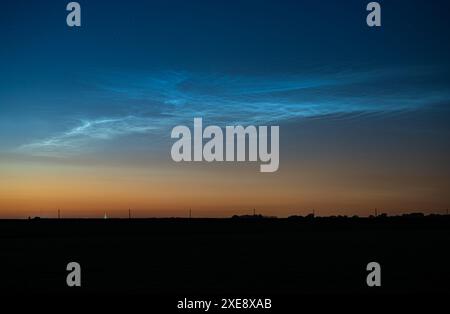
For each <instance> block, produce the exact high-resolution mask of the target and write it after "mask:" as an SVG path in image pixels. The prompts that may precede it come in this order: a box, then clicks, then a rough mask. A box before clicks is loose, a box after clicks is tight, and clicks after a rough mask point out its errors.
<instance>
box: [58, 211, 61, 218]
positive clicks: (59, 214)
mask: <svg viewBox="0 0 450 314" xmlns="http://www.w3.org/2000/svg"><path fill="white" fill-rule="evenodd" d="M60 218H61V210H60V209H58V219H60Z"/></svg>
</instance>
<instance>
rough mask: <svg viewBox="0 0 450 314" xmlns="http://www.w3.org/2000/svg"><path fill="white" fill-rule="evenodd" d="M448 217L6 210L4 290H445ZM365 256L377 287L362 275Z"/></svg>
mask: <svg viewBox="0 0 450 314" xmlns="http://www.w3.org/2000/svg"><path fill="white" fill-rule="evenodd" d="M449 217H450V216H426V217H392V218H372V219H370V218H366V219H362V218H359V219H350V218H347V219H344V218H334V219H333V218H312V219H305V218H302V219H298V218H297V219H257V218H252V219H249V218H247V219H242V218H241V219H131V220H128V219H122V220H114V219H107V220H65V219H61V220H47V219H39V220H3V221H0V266H1V267H0V293H1V295H3V296H4V295H6V294H22V295H23V294H30V293H32V294H39V295H41V294H42V295H54V294H59V295H61V294H62V295H86V294H102V295H104V294H112V295H115V294H121V295H122V294H126V295H131V294H137V295H145V294H150V295H151V296H153V297H155V296H166V297H167V296H170V297H174V298H184V297H189V296H192V297H196V296H202V295H212V296H219V297H220V296H236V297H248V296H257V297H267V296H269V297H270V296H280V295H290V296H299V295H305V294H306V295H317V294H320V295H322V294H323V295H333V294H339V295H348V294H358V295H361V294H363V295H373V294H376V295H380V294H381V295H386V294H405V293H407V294H410V293H412V294H416V293H420V294H429V295H430V294H450V254H449V248H450V245H449V244H450V219H449ZM72 261H76V262H78V263H80V265H81V269H82V286H81V287H80V288H69V287H67V286H66V276H67V274H68V272H67V271H66V265H67V263H69V262H72ZM371 261H376V262H378V263H379V264H380V265H381V270H382V274H381V278H382V286H381V287H375V288H369V287H367V285H366V275H367V273H368V272H367V271H366V265H367V263H369V262H371Z"/></svg>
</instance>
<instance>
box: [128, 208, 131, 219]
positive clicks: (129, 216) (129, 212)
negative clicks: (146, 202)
mask: <svg viewBox="0 0 450 314" xmlns="http://www.w3.org/2000/svg"><path fill="white" fill-rule="evenodd" d="M128 219H131V209H128Z"/></svg>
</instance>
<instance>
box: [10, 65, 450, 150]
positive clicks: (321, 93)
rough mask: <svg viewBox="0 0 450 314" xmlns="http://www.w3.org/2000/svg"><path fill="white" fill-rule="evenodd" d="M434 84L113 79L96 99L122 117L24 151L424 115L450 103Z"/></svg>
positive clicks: (418, 80) (342, 76) (390, 79)
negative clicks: (196, 125) (182, 131)
mask: <svg viewBox="0 0 450 314" xmlns="http://www.w3.org/2000/svg"><path fill="white" fill-rule="evenodd" d="M435 77H436V73H435V71H434V70H433V69H427V68H420V69H419V68H409V69H401V70H395V69H394V70H392V69H390V70H378V71H365V72H338V73H332V72H330V71H329V72H320V73H312V74H308V75H291V76H279V77H274V76H271V77H247V76H230V75H212V74H207V75H206V74H195V73H188V72H160V73H153V74H133V75H119V74H118V75H108V76H106V77H101V78H99V77H97V78H95V79H94V81H93V82H92V84H94V85H95V86H96V92H95V93H94V94H93V95H92V97H93V98H94V99H103V100H104V99H111V100H113V101H114V102H115V103H120V104H121V107H122V110H121V113H111V114H110V116H108V115H104V116H106V118H105V117H104V116H103V117H89V118H86V119H84V120H82V121H80V123H79V125H77V126H75V127H73V128H71V129H69V130H67V131H66V132H63V133H60V134H56V135H54V136H51V137H49V138H46V139H43V140H37V141H34V142H32V143H28V144H25V145H23V146H21V147H20V148H19V150H20V151H22V152H26V153H31V154H54V153H58V154H59V153H64V152H66V153H67V152H73V151H77V150H78V149H80V148H82V147H86V146H88V145H90V144H91V143H93V142H95V141H106V140H113V139H115V138H117V137H121V136H126V135H132V134H161V133H162V132H169V130H170V129H171V128H172V127H174V126H175V125H177V124H182V123H189V121H192V119H193V117H203V118H204V119H205V121H207V123H208V124H217V125H227V124H270V123H277V124H279V123H282V122H283V121H285V120H288V119H296V118H321V117H327V116H330V115H336V116H340V117H343V118H345V117H355V116H358V115H370V114H388V113H392V112H402V111H409V110H417V109H421V108H424V107H426V106H429V105H432V104H434V103H440V102H445V101H449V100H450V96H449V95H450V92H449V90H448V88H445V87H442V86H441V85H439V84H438V85H433V84H429V81H432V80H431V78H434V81H435ZM131 103H133V106H131V105H130V104H131ZM136 104H137V105H136ZM124 112H125V113H126V114H123V113H124Z"/></svg>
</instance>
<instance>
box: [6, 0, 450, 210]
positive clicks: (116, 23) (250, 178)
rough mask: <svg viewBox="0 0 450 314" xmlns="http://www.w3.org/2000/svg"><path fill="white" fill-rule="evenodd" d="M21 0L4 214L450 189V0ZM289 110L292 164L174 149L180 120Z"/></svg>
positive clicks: (425, 204)
mask: <svg viewBox="0 0 450 314" xmlns="http://www.w3.org/2000/svg"><path fill="white" fill-rule="evenodd" d="M68 2H69V1H62V0H58V1H56V0H54V1H37V0H33V1H24V0H18V1H10V2H9V3H2V5H1V10H0V36H1V37H0V38H1V46H0V74H1V75H0V217H18V218H21V217H27V216H29V215H30V216H34V215H41V216H54V215H55V213H56V210H57V209H61V211H62V212H63V216H64V215H65V216H66V217H69V216H70V217H97V216H103V213H104V212H107V213H108V215H109V216H112V217H120V216H126V215H127V214H128V212H127V211H128V208H131V209H132V210H133V212H134V215H135V216H142V217H144V216H185V215H186V214H187V212H188V210H189V208H192V210H193V214H194V216H195V215H197V216H211V217H222V216H231V215H233V214H249V213H251V212H252V209H253V208H256V209H257V211H258V212H260V213H262V214H267V215H277V216H287V215H291V214H307V213H309V212H310V211H311V209H313V208H314V209H315V210H316V213H317V214H319V215H331V214H333V215H336V214H343V215H344V214H345V215H352V214H358V215H367V214H371V213H372V211H373V209H374V208H378V209H379V212H387V213H391V214H397V213H402V212H408V211H419V210H420V211H427V212H443V211H445V209H447V208H449V207H450V193H449V189H450V164H449V161H450V146H449V144H448V143H449V140H450V123H449V122H450V60H449V56H450V42H449V40H448V38H449V37H450V36H449V35H450V34H449V33H450V18H449V17H448V14H449V12H450V10H449V9H450V4H449V3H448V1H432V2H431V1H425V0H423V1H419V0H417V1H380V3H381V6H382V27H381V28H369V27H368V26H367V25H366V22H365V20H366V15H367V12H366V10H365V7H366V5H367V3H368V2H369V1H361V0H359V1H356V0H355V1H345V2H344V1H331V0H324V1H312V0H311V1H244V0H243V1H215V0H211V1H206V0H205V1H200V0H195V1H194V0H193V1H172V0H169V1H167V0H165V1H138V0H129V1H100V0H96V1H93V0H89V1H79V3H80V4H81V10H82V27H81V28H69V27H67V25H66V15H67V12H66V10H65V6H66V4H67V3H68ZM194 117H202V118H203V122H204V124H206V125H212V124H217V125H220V126H225V125H235V124H242V125H249V124H255V125H280V142H281V144H280V145H281V147H280V168H279V170H278V171H277V172H275V173H260V172H259V162H258V163H245V162H244V163H211V164H210V163H207V162H200V163H175V162H173V161H172V160H171V158H170V148H171V145H172V144H173V142H174V140H172V139H171V138H170V131H171V129H172V128H173V127H174V126H176V125H179V124H185V125H188V126H189V127H192V125H193V119H194Z"/></svg>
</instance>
